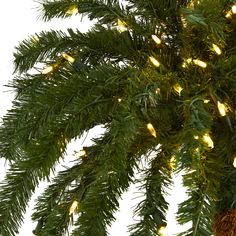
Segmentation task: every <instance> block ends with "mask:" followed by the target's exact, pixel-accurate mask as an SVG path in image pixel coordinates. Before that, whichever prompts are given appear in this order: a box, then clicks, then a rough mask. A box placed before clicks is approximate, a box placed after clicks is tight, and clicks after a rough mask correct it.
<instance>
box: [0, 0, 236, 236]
mask: <svg viewBox="0 0 236 236" xmlns="http://www.w3.org/2000/svg"><path fill="white" fill-rule="evenodd" d="M41 7H42V18H43V19H44V20H50V19H52V18H53V17H62V18H64V17H70V16H71V15H72V14H82V15H87V16H88V17H89V19H91V20H97V23H96V24H95V26H94V27H93V28H92V29H91V30H90V31H89V32H88V33H81V32H79V30H72V29H68V32H61V31H53V30H52V31H50V32H41V33H38V34H36V35H34V36H32V37H30V38H29V39H27V40H25V41H23V42H22V43H21V44H20V45H19V46H18V47H17V48H16V52H15V54H14V56H15V61H14V62H15V68H16V71H15V73H16V76H15V79H14V80H13V81H12V82H11V83H10V84H9V86H10V87H12V88H13V89H14V90H15V92H16V98H15V100H14V101H13V107H12V109H11V110H10V111H9V112H8V113H7V114H6V115H5V116H4V117H3V122H2V124H1V128H0V154H1V157H4V158H5V159H6V160H8V161H9V162H10V164H11V167H10V169H9V171H8V173H7V175H6V178H5V181H3V182H2V183H1V190H0V234H1V235H2V236H12V235H16V234H17V232H18V228H19V227H20V224H21V223H22V220H23V215H24V212H25V209H26V207H27V203H28V201H29V199H30V197H31V195H32V194H33V192H34V191H35V188H36V187H37V186H38V183H39V182H40V181H41V180H45V179H47V180H50V181H51V182H52V183H51V184H50V186H49V187H48V188H47V190H46V191H45V192H44V193H43V195H42V196H40V197H39V198H38V201H37V203H36V206H35V210H34V213H33V215H32V219H33V220H34V221H37V222H38V224H37V227H36V229H35V230H34V234H35V235H38V236H39V235H40V236H50V235H54V236H55V235H56V236H59V235H65V234H66V233H67V232H68V229H69V226H70V225H71V224H73V225H74V226H75V228H74V230H73V232H72V235H84V236H104V235H107V226H109V225H110V224H111V223H112V221H113V220H114V216H113V213H114V212H115V211H116V210H117V209H118V207H119V203H118V200H119V197H120V196H121V194H122V193H123V192H124V191H126V190H127V189H128V187H129V185H130V184H131V183H132V182H134V181H136V180H135V176H134V171H135V170H138V171H139V172H141V173H142V175H141V176H142V182H143V189H144V190H145V198H144V200H143V201H142V202H141V203H140V204H139V205H138V206H137V209H136V211H135V213H136V214H137V215H139V216H140V221H139V222H138V223H136V224H134V225H132V226H130V228H129V230H130V235H132V236H142V235H145V236H146V235H161V234H162V233H161V230H160V229H163V227H165V225H166V224H168V222H166V219H165V213H166V211H167V208H168V203H167V201H166V200H165V188H166V187H167V186H169V185H170V184H171V181H172V180H171V177H172V173H173V172H175V171H176V172H178V171H182V170H183V171H184V173H185V174H184V176H183V181H184V185H185V186H186V188H187V193H188V199H187V200H186V201H184V202H183V203H182V204H181V205H180V206H179V212H178V221H179V223H181V224H184V223H186V222H192V226H191V227H190V229H189V230H187V231H186V232H183V233H181V234H179V235H193V236H196V235H199V236H204V235H207V236H208V235H212V234H213V233H214V234H215V235H217V236H235V235H236V232H235V228H236V226H235V225H236V222H235V211H236V146H235V142H236V135H235V134H236V129H235V126H236V118H235V110H236V97H235V94H236V83H235V81H236V72H235V66H236V54H235V52H236V33H235V32H236V31H235V28H236V9H235V8H236V5H235V2H234V1H228V0H215V1H212V0H199V1H196V0H192V1H191V0H179V1H178V0H168V1H163V0H145V1H144V0H129V1H122V2H119V1H118V0H86V1H85V0H64V1H63V0H60V1H59V0H54V1H53V0H45V1H42V2H41ZM42 65H43V66H44V68H43V69H38V68H41V67H42ZM32 68H34V69H36V70H37V71H38V72H32V71H31V69H32ZM34 71H35V70H34ZM17 73H18V74H17ZM96 125H104V127H105V128H106V132H105V133H104V134H103V135H102V137H100V138H96V139H94V144H93V145H92V146H89V147H85V148H84V149H83V150H81V151H80V152H78V153H77V157H74V158H75V159H74V165H73V166H72V167H71V168H68V169H66V170H64V171H61V172H60V173H58V175H57V176H56V177H55V178H54V179H53V180H51V179H50V173H52V172H53V171H54V170H55V165H56V164H57V163H58V162H59V161H60V160H61V158H63V156H64V155H65V152H66V147H67V145H68V142H70V141H71V140H72V139H74V138H78V137H80V136H81V135H82V134H83V133H84V132H85V131H87V130H89V129H91V128H93V127H95V126H96ZM142 156H145V158H146V160H147V166H146V167H145V169H144V170H142V169H141V168H140V167H139V161H140V159H141V157H142ZM75 216H78V217H75Z"/></svg>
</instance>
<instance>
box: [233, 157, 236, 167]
mask: <svg viewBox="0 0 236 236" xmlns="http://www.w3.org/2000/svg"><path fill="white" fill-rule="evenodd" d="M233 166H234V168H236V157H235V158H234V163H233Z"/></svg>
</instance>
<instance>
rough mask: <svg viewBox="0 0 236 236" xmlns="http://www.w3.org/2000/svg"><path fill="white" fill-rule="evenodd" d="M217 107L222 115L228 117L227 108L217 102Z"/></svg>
mask: <svg viewBox="0 0 236 236" xmlns="http://www.w3.org/2000/svg"><path fill="white" fill-rule="evenodd" d="M217 106H218V110H219V112H220V115H221V116H226V111H227V110H228V109H227V107H226V106H225V105H224V104H223V103H221V102H219V101H218V102H217Z"/></svg>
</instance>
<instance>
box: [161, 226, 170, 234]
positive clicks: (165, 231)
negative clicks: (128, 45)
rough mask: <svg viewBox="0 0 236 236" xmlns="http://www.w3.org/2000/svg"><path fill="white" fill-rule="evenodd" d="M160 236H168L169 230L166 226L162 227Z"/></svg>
mask: <svg viewBox="0 0 236 236" xmlns="http://www.w3.org/2000/svg"><path fill="white" fill-rule="evenodd" d="M159 234H160V235H161V236H168V234H167V230H166V227H165V226H162V227H161V228H160V229H159Z"/></svg>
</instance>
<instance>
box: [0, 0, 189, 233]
mask: <svg viewBox="0 0 236 236" xmlns="http://www.w3.org/2000/svg"><path fill="white" fill-rule="evenodd" d="M37 6H38V4H37V3H35V2H33V0H7V1H2V2H1V14H0V28H1V37H0V89H1V90H0V117H2V116H3V115H4V114H5V113H6V110H7V109H9V108H10V106H11V100H12V99H13V94H12V93H10V92H9V89H8V88H6V87H4V85H6V84H7V82H8V81H9V80H11V79H12V78H13V75H12V72H13V64H12V61H13V52H14V47H15V46H17V45H18V43H19V42H20V41H22V40H23V39H25V38H27V37H28V36H29V35H32V34H34V33H35V32H40V31H41V30H50V29H51V28H53V29H63V30H65V29H66V28H79V30H80V31H82V32H85V31H86V30H87V28H88V27H89V26H91V23H89V22H88V21H86V22H83V23H82V22H81V21H80V17H79V16H75V17H72V18H71V19H66V20H63V21H61V20H53V21H51V22H49V23H43V22H42V21H41V20H37V18H38V16H39V12H38V11H37V9H36V7H37ZM7 91H8V92H7ZM99 132H101V130H95V132H93V131H92V132H89V137H92V136H93V135H94V134H97V133H99ZM89 137H87V138H86V140H85V143H84V145H89V144H90V143H91V142H90V140H89ZM82 141H83V140H80V141H79V142H77V143H76V144H73V145H70V148H69V149H68V156H67V160H71V159H70V158H73V152H74V150H77V151H78V150H80V148H81V147H82ZM6 168H7V167H6V166H5V165H4V160H3V159H1V160H0V180H1V179H3V177H4V173H5V171H6ZM180 181H181V179H180V177H178V178H177V179H176V185H175V187H174V188H173V190H172V192H171V195H172V197H168V200H169V202H170V203H171V205H170V211H169V213H168V227H167V235H168V236H172V235H174V233H176V232H177V231H178V230H179V229H181V227H180V226H177V225H176V222H175V220H174V213H175V212H176V210H177V203H178V202H180V201H182V200H183V199H184V197H185V194H184V190H183V188H181V187H180ZM43 186H45V184H44V183H42V184H41V185H40V187H39V189H38V191H37V194H38V193H40V192H42V191H43ZM134 192H137V190H135V187H134V186H131V188H130V191H129V192H127V193H125V194H124V195H123V196H122V198H123V200H122V201H121V203H120V206H121V211H120V212H117V214H116V217H117V221H116V222H115V223H114V224H113V226H112V227H111V228H110V230H109V233H110V236H127V235H128V233H127V232H126V230H127V228H126V226H127V225H129V224H132V223H133V219H132V210H133V209H134V205H135V201H132V199H134V198H135V197H137V195H136V194H135V193H134ZM37 194H36V195H37ZM34 199H35V197H34ZM34 199H32V201H31V202H30V203H29V206H30V207H31V208H32V206H33V204H34ZM138 200H140V199H138ZM136 203H137V200H136ZM30 213H31V209H28V211H27V214H26V218H25V221H24V224H23V226H22V228H21V230H20V233H19V234H18V235H19V236H31V235H32V230H33V229H34V227H35V223H34V224H33V223H32V222H31V221H30Z"/></svg>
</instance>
